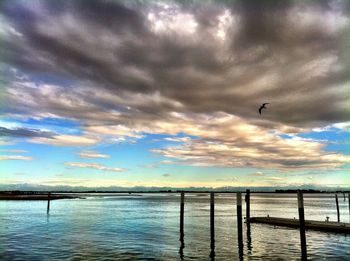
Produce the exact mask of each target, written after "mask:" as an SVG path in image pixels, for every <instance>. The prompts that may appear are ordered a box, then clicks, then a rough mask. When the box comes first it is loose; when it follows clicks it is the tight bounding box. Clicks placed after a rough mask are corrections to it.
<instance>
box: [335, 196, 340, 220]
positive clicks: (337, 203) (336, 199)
mask: <svg viewBox="0 0 350 261" xmlns="http://www.w3.org/2000/svg"><path fill="white" fill-rule="evenodd" d="M335 204H336V205H337V220H338V222H340V213H339V201H338V194H337V193H335Z"/></svg>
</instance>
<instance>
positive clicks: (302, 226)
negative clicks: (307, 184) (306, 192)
mask: <svg viewBox="0 0 350 261" xmlns="http://www.w3.org/2000/svg"><path fill="white" fill-rule="evenodd" d="M298 210H299V226H300V245H301V259H302V260H307V250H306V236H305V217H304V198H303V192H301V191H300V190H298Z"/></svg>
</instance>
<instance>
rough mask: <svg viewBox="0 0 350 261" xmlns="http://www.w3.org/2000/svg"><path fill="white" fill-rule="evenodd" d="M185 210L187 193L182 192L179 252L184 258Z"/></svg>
mask: <svg viewBox="0 0 350 261" xmlns="http://www.w3.org/2000/svg"><path fill="white" fill-rule="evenodd" d="M184 212H185V193H184V192H181V199H180V249H179V254H180V258H181V259H183V258H184V252H183V250H184V248H185V242H184V237H185V233H184Z"/></svg>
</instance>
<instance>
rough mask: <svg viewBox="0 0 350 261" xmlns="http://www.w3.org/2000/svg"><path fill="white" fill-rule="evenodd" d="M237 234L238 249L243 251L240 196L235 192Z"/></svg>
mask: <svg viewBox="0 0 350 261" xmlns="http://www.w3.org/2000/svg"><path fill="white" fill-rule="evenodd" d="M236 201H237V233H238V247H239V249H243V229H242V194H241V192H237V194H236Z"/></svg>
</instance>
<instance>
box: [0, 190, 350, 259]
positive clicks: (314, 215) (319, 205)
mask: <svg viewBox="0 0 350 261" xmlns="http://www.w3.org/2000/svg"><path fill="white" fill-rule="evenodd" d="M84 196H85V197H86V199H72V200H56V201H51V210H50V214H49V215H47V214H46V204H47V203H46V201H0V260H35V261H40V260H181V258H180V255H179V248H180V242H179V208H180V204H179V200H180V196H179V195H178V194H170V195H169V194H137V195H136V194H132V195H115V194H108V195H106V194H105V195H101V194H99V195H93V194H89V195H84ZM339 196H340V197H339V202H340V211H341V221H342V222H349V209H348V200H346V201H343V197H342V195H340V194H339ZM243 198H244V197H243ZM304 204H305V218H306V219H314V220H325V218H326V216H329V217H330V220H331V221H335V220H336V206H335V200H334V195H327V194H313V195H304ZM235 205H236V202H235V195H234V194H232V195H231V194H219V195H218V194H216V197H215V236H216V238H215V239H216V241H215V253H216V256H215V260H239V255H238V247H237V245H238V243H237V234H236V227H237V224H236V207H235ZM243 214H244V215H245V212H244V206H243ZM268 214H269V215H270V216H276V217H288V218H293V217H296V218H298V209H297V200H296V195H286V194H282V195H273V194H252V195H251V216H266V215H268ZM209 233H210V230H209V196H208V195H206V194H198V195H196V194H190V195H188V194H186V199H185V248H184V249H183V255H184V256H183V260H210V258H209V254H210V234H209ZM306 237H307V244H308V257H309V259H310V260H350V236H346V235H343V234H334V233H324V232H317V231H307V234H306ZM244 260H300V248H299V230H296V229H289V228H281V227H275V228H274V227H273V226H268V225H261V224H252V225H251V242H248V241H247V234H246V226H245V224H244Z"/></svg>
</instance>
